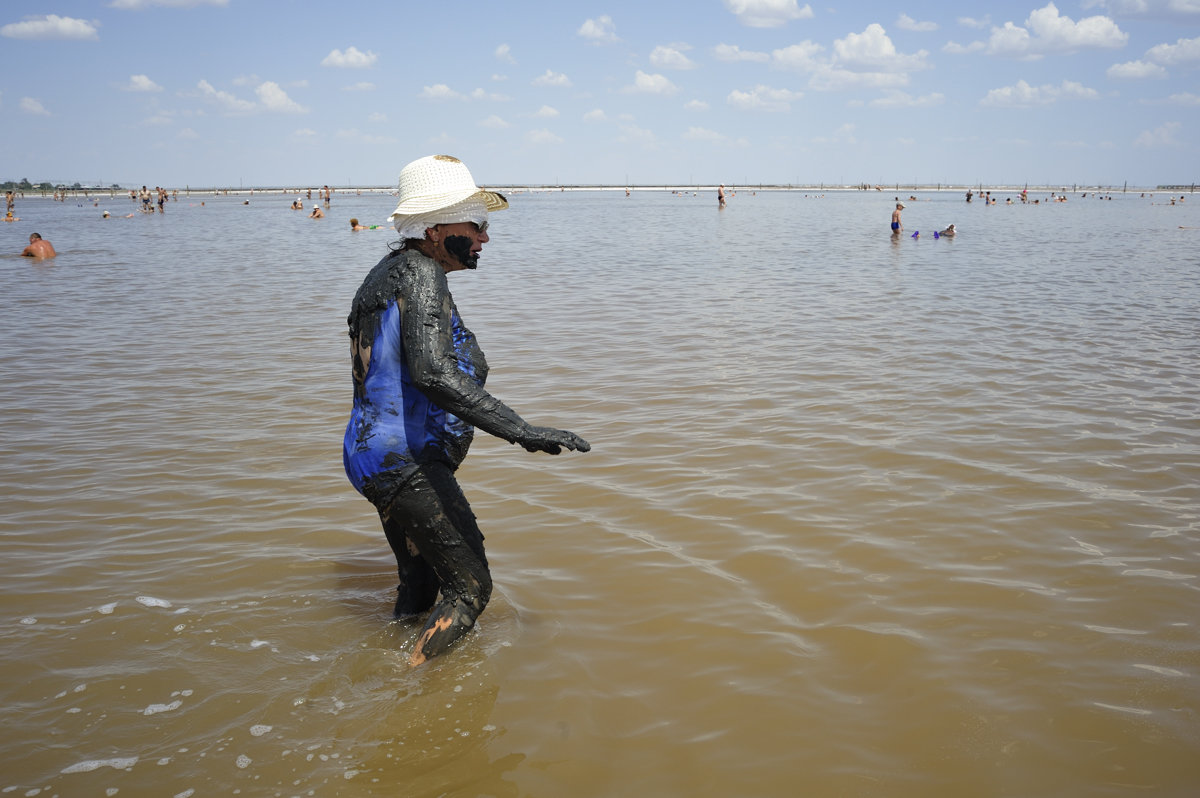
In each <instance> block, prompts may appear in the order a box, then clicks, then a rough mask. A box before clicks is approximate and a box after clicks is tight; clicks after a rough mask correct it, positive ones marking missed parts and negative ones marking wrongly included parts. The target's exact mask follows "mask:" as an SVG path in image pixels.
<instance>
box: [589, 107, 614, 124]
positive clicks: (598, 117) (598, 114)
mask: <svg viewBox="0 0 1200 798" xmlns="http://www.w3.org/2000/svg"><path fill="white" fill-rule="evenodd" d="M583 121H584V122H607V121H608V116H607V115H606V114H605V113H604V111H602V110H601V109H599V108H593V109H592V110H590V111H588V112H587V113H586V114H584V115H583Z"/></svg>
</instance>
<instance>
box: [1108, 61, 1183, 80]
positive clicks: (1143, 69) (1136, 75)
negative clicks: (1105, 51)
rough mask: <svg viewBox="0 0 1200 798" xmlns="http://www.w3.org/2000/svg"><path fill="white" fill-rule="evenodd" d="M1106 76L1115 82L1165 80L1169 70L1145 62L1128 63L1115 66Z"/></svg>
mask: <svg viewBox="0 0 1200 798" xmlns="http://www.w3.org/2000/svg"><path fill="white" fill-rule="evenodd" d="M1104 74H1106V75H1108V76H1109V77H1110V78H1112V79H1114V80H1141V79H1142V78H1165V77H1166V76H1167V70H1165V69H1163V68H1162V67H1160V66H1159V65H1158V64H1147V63H1146V62H1145V61H1126V62H1125V63H1124V64H1113V65H1112V66H1110V67H1109V68H1108V71H1107V72H1105V73H1104Z"/></svg>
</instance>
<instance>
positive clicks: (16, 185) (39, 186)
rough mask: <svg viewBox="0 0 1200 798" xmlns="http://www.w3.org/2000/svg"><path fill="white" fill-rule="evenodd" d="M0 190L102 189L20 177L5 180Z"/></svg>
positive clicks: (112, 187)
mask: <svg viewBox="0 0 1200 798" xmlns="http://www.w3.org/2000/svg"><path fill="white" fill-rule="evenodd" d="M0 188H3V189H4V190H5V191H54V190H55V189H72V190H74V191H80V190H82V189H84V188H92V189H102V188H103V187H101V186H84V185H82V184H80V183H75V184H74V185H70V186H68V185H67V184H65V183H59V184H58V185H57V186H56V185H54V184H53V183H50V182H47V181H42V182H41V183H30V182H29V178H27V177H22V178H21V179H20V181H13V180H6V181H5V182H4V184H3V185H2V186H0ZM108 188H110V189H120V188H121V187H120V186H119V185H117V184H116V183H113V184H112V185H111V186H108Z"/></svg>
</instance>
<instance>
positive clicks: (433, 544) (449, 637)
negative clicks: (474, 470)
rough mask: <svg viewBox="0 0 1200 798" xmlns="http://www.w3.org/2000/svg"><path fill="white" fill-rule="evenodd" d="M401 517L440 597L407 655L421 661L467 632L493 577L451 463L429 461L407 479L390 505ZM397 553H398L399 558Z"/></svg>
mask: <svg viewBox="0 0 1200 798" xmlns="http://www.w3.org/2000/svg"><path fill="white" fill-rule="evenodd" d="M389 514H390V515H391V516H392V517H393V518H399V517H403V518H404V519H405V524H404V533H405V535H406V537H407V541H408V542H409V543H410V544H412V545H413V546H415V548H416V549H417V551H419V552H420V559H421V560H422V561H423V563H424V564H425V565H426V566H428V567H429V568H430V569H431V571H432V573H433V574H434V575H435V578H436V579H437V582H438V584H439V585H440V588H441V594H442V597H441V600H440V601H438V603H437V605H436V606H434V608H433V612H432V613H430V616H429V620H428V621H427V622H426V624H425V628H424V630H423V631H422V632H421V635H420V637H419V638H418V639H417V644H416V647H415V649H414V651H413V654H412V656H411V658H410V662H411V663H412V664H413V665H419V664H421V663H422V662H424V661H425V660H427V659H428V658H430V657H432V656H435V655H437V654H440V653H442V652H443V651H445V650H446V649H447V648H449V647H450V646H451V645H453V644H454V643H455V641H457V640H458V639H459V638H461V637H462V636H463V635H465V634H466V633H467V632H468V631H470V629H471V627H473V626H474V625H475V619H476V618H478V617H479V614H480V613H481V612H483V609H484V607H486V606H487V603H488V599H489V598H490V597H491V594H492V577H491V574H490V573H489V572H488V564H487V557H486V555H485V554H484V550H483V534H482V533H481V532H480V531H479V525H478V524H477V523H476V521H475V514H474V513H472V512H471V506H470V505H469V504H468V503H467V499H466V497H465V496H463V494H462V490H461V489H460V488H459V486H458V482H457V481H456V480H455V479H454V474H453V473H452V472H451V470H450V468H449V467H447V466H445V465H441V464H437V463H434V464H428V465H423V466H421V467H420V469H419V471H418V472H417V473H416V474H414V475H413V477H412V478H411V479H410V480H408V481H407V482H406V483H405V485H404V489H403V490H401V491H398V492H397V494H396V495H395V497H394V499H393V500H392V503H391V504H390V506H389ZM399 559H400V558H399V557H397V560H399Z"/></svg>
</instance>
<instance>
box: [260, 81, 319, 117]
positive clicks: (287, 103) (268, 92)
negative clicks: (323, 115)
mask: <svg viewBox="0 0 1200 798" xmlns="http://www.w3.org/2000/svg"><path fill="white" fill-rule="evenodd" d="M254 93H255V94H257V95H258V99H259V102H261V103H262V105H263V108H265V109H266V110H268V111H271V112H274V113H279V114H306V113H308V109H307V108H305V107H304V106H302V105H300V104H299V103H298V102H296V101H295V100H293V99H292V98H291V97H288V95H287V92H286V91H284V90H283V89H282V88H281V87H280V85H279V84H278V83H275V82H274V81H270V80H268V81H267V82H265V83H263V84H261V85H260V86H259V87H258V88H257V89H255V90H254Z"/></svg>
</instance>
